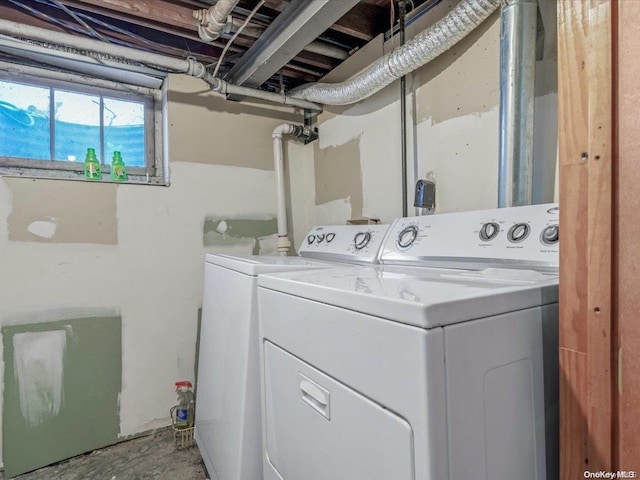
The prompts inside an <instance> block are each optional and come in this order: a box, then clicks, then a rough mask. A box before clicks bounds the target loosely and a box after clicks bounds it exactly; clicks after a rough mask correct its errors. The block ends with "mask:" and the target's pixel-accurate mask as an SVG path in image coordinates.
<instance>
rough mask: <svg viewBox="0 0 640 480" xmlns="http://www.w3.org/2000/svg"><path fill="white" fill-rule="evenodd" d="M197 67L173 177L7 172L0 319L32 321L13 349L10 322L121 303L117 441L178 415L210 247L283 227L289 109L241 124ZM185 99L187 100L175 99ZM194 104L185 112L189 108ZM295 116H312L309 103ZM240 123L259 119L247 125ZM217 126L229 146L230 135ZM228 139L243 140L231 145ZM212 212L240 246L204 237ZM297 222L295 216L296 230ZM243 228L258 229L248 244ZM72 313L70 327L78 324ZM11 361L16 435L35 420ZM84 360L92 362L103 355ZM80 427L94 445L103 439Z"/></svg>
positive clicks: (7, 426)
mask: <svg viewBox="0 0 640 480" xmlns="http://www.w3.org/2000/svg"><path fill="white" fill-rule="evenodd" d="M192 80H193V79H189V80H187V81H185V82H183V81H182V80H181V77H179V76H170V77H169V89H170V90H171V91H172V92H173V96H172V98H170V101H169V104H168V109H167V111H168V118H169V120H170V121H172V122H173V125H172V126H171V127H170V135H169V148H168V150H169V160H170V170H171V186H169V187H161V186H146V185H145V186H142V185H127V184H121V185H112V184H99V183H85V182H69V181H46V180H36V181H33V180H28V179H23V178H16V179H13V178H2V179H0V287H1V288H0V305H2V309H1V311H0V324H1V325H2V326H3V327H7V328H9V327H11V328H12V329H13V328H14V327H15V328H16V329H21V328H22V329H23V330H20V331H18V330H10V331H8V330H5V331H4V332H3V334H4V335H3V343H4V358H5V361H6V362H9V361H11V362H13V358H14V356H13V343H12V340H9V335H8V333H7V332H11V333H12V335H11V337H12V336H13V332H16V333H31V332H33V331H34V330H33V326H34V325H38V328H40V326H41V327H42V331H50V330H56V329H58V328H57V326H56V325H57V324H55V323H52V322H54V320H53V319H54V318H55V319H71V320H69V321H72V320H73V319H74V318H76V319H77V318H86V317H83V316H82V314H81V313H79V312H84V311H89V312H91V311H96V310H100V311H102V310H104V309H111V308H113V307H117V310H118V317H121V318H122V320H121V331H119V334H118V338H119V339H120V341H121V350H119V349H117V348H116V347H114V348H112V349H111V355H112V356H113V360H109V362H111V361H113V362H115V361H116V360H117V361H121V362H122V368H121V371H120V374H119V379H120V380H121V387H120V388H119V389H118V393H119V396H118V399H117V401H116V402H115V404H114V408H115V406H119V415H118V419H117V421H116V422H115V427H114V428H115V433H113V431H111V433H110V434H109V435H110V436H109V438H110V440H109V441H110V442H115V441H117V440H118V439H125V438H129V437H131V436H134V435H138V434H140V433H141V432H146V431H149V430H152V429H155V428H159V427H165V426H167V425H169V424H170V419H169V413H168V412H169V408H170V407H171V406H172V405H174V404H175V402H176V396H175V391H174V390H175V389H174V382H175V381H177V380H190V381H192V382H193V381H195V376H194V369H195V358H196V349H195V348H196V341H197V331H198V316H197V315H196V312H197V311H198V309H199V308H200V306H201V304H202V280H203V271H204V259H205V255H206V254H207V253H232V254H233V253H237V254H251V253H252V252H254V251H255V247H256V238H258V239H259V243H260V245H259V248H260V250H259V251H260V253H275V250H276V248H275V235H273V234H269V232H274V231H275V229H274V225H275V221H274V218H275V212H276V198H275V197H276V196H275V176H274V173H273V166H272V165H273V156H272V155H273V152H272V144H271V131H272V130H273V128H274V126H275V125H277V124H278V123H281V122H282V121H283V118H282V111H280V110H278V109H274V110H271V112H272V115H273V117H272V118H269V115H268V112H269V111H270V110H269V108H268V107H265V106H264V105H262V106H257V107H255V108H256V109H257V110H256V112H257V113H255V114H254V115H249V117H250V119H249V121H247V122H246V123H245V121H244V118H245V117H244V116H245V113H241V112H236V111H235V110H234V109H235V108H236V104H228V103H224V104H223V105H225V108H223V109H222V110H224V111H217V110H216V108H217V107H216V108H212V107H211V106H210V105H209V104H208V103H207V102H208V101H209V100H208V97H209V96H212V97H219V96H218V95H216V94H213V93H211V92H204V91H203V92H202V93H201V94H197V95H193V88H192V87H193V86H194V84H193V82H196V84H197V85H198V88H200V89H202V90H206V87H204V84H203V83H201V82H200V81H198V80H193V82H192ZM183 101H184V102H185V103H187V104H188V105H186V106H185V105H182V104H180V103H179V102H183ZM200 102H203V105H202V106H199V104H200ZM227 107H228V108H227ZM185 108H186V110H187V112H188V113H189V115H183V114H184V113H185ZM238 108H239V107H238ZM252 108H253V107H252ZM175 110H178V114H176V113H175ZM192 112H195V113H196V114H195V115H194V118H197V119H198V126H197V128H196V127H195V126H194V124H193V123H191V122H189V121H187V120H188V118H185V117H189V116H190V115H191V113H192ZM288 112H291V109H288ZM285 117H286V119H287V120H294V119H295V120H296V121H297V123H300V122H301V121H302V117H301V116H295V117H287V116H286V115H285ZM205 119H206V122H205ZM240 125H246V126H251V127H255V128H254V129H253V130H251V129H249V130H245V131H241V129H240V128H239V127H240ZM214 130H215V134H213V133H212V132H213V131H214ZM258 137H260V138H261V139H264V141H262V140H260V141H261V142H262V143H260V146H256V141H257V139H258ZM247 138H249V139H250V141H247ZM221 139H224V140H225V147H224V148H220V144H219V141H221ZM185 142H190V145H188V146H185ZM230 144H232V145H233V151H231V150H225V148H227V146H228V145H230ZM229 148H231V147H229ZM285 149H286V151H285V155H286V156H287V158H288V157H289V153H288V152H289V151H291V150H293V151H295V152H302V151H303V150H304V147H303V146H301V145H297V144H293V143H292V142H287V144H286V146H285ZM204 152H206V153H207V154H209V153H211V154H215V155H217V157H216V161H212V162H210V163H206V162H200V161H193V155H192V154H193V153H197V154H198V155H201V154H202V156H201V158H208V157H206V155H204ZM211 158H213V157H211ZM310 161H311V163H310ZM227 164H230V165H227ZM248 164H250V165H251V166H250V167H249V166H247V165H248ZM243 165H244V166H243ZM301 169H302V170H304V172H306V173H305V174H304V182H295V183H294V184H292V186H293V187H294V190H295V191H292V193H291V195H294V196H295V197H296V198H301V199H303V200H304V201H302V202H297V203H296V205H295V209H296V210H295V211H296V212H302V211H309V212H311V211H312V208H313V205H314V194H315V192H314V188H313V185H314V181H313V163H312V158H310V157H307V158H306V159H305V161H304V162H299V163H297V164H296V165H295V167H294V170H295V171H296V172H300V171H301ZM309 185H311V188H308V186H309ZM309 205H311V206H309ZM300 209H302V210H300ZM207 217H210V218H217V219H220V220H225V221H226V222H227V227H229V225H231V227H232V230H233V231H235V232H236V233H239V236H236V237H234V240H233V242H232V244H230V245H221V244H206V245H205V244H204V243H205V242H203V234H204V219H205V218H207ZM309 218H311V217H310V216H309V217H308V218H305V220H304V222H308V221H311V220H309ZM236 221H237V222H238V223H234V222H236ZM304 222H303V224H304ZM216 226H217V225H216ZM296 228H298V227H296V226H295V225H294V231H295V229H296ZM305 233H306V231H305ZM263 234H265V235H264V236H262V235H263ZM243 235H247V236H246V237H243ZM241 238H247V239H248V240H249V241H247V242H246V243H243V242H242V241H240V240H241ZM236 240H238V241H236ZM34 312H41V313H40V314H38V315H36V314H34ZM55 312H57V313H55ZM60 312H62V313H60ZM69 312H72V313H69ZM106 316H109V315H106ZM55 321H58V320H55ZM79 323H81V324H82V322H79ZM68 324H69V323H68V322H67V323H65V325H68ZM69 325H72V327H73V332H77V331H78V330H77V328H80V327H82V325H76V324H75V323H71V324H69ZM86 326H87V328H89V329H90V332H89V333H88V334H90V333H91V332H92V331H95V332H96V334H100V332H101V330H100V328H99V326H98V325H95V324H93V323H92V322H87V323H86ZM7 342H10V343H9V344H8V343H7ZM72 346H73V343H72V342H71V341H70V340H69V337H67V340H66V347H65V355H64V361H63V365H64V369H63V370H64V375H63V378H64V379H67V377H68V376H67V372H68V371H69V369H74V368H81V367H83V365H84V364H85V363H86V362H84V360H78V358H79V357H75V356H73V355H71V353H70V352H71V351H72ZM0 347H2V344H1V343H0ZM8 348H11V351H8ZM88 365H92V364H88ZM105 365H106V367H105V368H107V369H108V370H109V371H111V366H112V363H106V361H105ZM5 367H6V368H5V369H4V370H3V369H0V377H2V375H3V372H4V374H6V375H7V378H5V381H4V386H5V393H11V392H13V393H11V394H12V395H15V397H14V400H12V402H13V403H12V405H13V407H11V408H12V410H11V413H10V416H9V414H8V413H7V412H8V410H7V409H6V408H5V407H8V406H10V405H9V404H7V405H4V404H3V411H4V415H3V418H2V422H3V427H2V429H3V431H4V438H5V442H4V444H5V447H6V445H7V443H8V440H9V439H11V438H12V436H13V435H15V434H19V433H20V432H22V431H28V429H25V427H24V425H23V424H20V423H15V422H16V421H17V420H16V418H18V419H23V416H22V413H21V412H20V409H19V401H18V400H17V398H18V396H19V393H18V389H17V386H15V387H9V388H8V389H7V386H8V385H9V383H10V382H13V380H12V378H13V376H15V375H14V373H13V372H14V369H13V365H11V366H8V363H7V364H6V365H5ZM87 371H89V372H91V371H94V369H93V366H91V368H88V370H87ZM10 376H12V377H11V378H9V377H10ZM64 381H65V382H66V380H64ZM88 388H93V387H88ZM96 391H97V390H96ZM70 392H71V393H70ZM80 393H81V392H74V391H73V390H68V389H65V391H64V395H63V400H64V401H63V403H62V404H61V407H60V414H59V415H57V416H54V419H55V418H62V417H63V413H64V412H66V410H65V409H66V408H67V407H68V406H69V405H70V404H69V401H71V400H74V399H76V398H78V399H81V398H84V397H82V395H81V394H80ZM87 403H88V404H91V402H90V401H87ZM74 408H79V407H74ZM80 411H84V410H82V409H80ZM16 412H17V413H16ZM65 418H66V417H65ZM81 420H82V419H81ZM20 421H21V422H23V423H24V422H25V420H20ZM48 423H49V420H47V421H45V422H44V423H42V424H41V426H43V427H44V426H45V425H48ZM89 424H90V423H89ZM63 427H65V425H62V426H60V428H63ZM33 428H40V426H37V427H33ZM98 430H100V431H102V427H100V429H98ZM60 432H65V430H60ZM52 435H53V434H52ZM65 436H66V433H64V434H61V435H60V438H63V437H65ZM95 437H100V435H99V434H98V433H96V435H95ZM47 438H49V440H50V439H51V438H52V437H51V436H50V437H47ZM79 438H80V439H81V440H82V441H85V443H86V444H87V445H91V440H92V439H94V437H91V436H89V437H79ZM100 438H102V437H100ZM61 443H65V442H61ZM4 451H5V453H7V454H8V455H9V456H10V457H13V459H20V458H23V457H22V456H21V455H23V454H22V453H20V452H17V451H15V450H11V449H9V450H7V449H6V448H5V449H4ZM8 461H9V459H8V460H7V462H8ZM19 461H22V460H19Z"/></svg>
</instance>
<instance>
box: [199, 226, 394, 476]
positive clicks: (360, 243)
mask: <svg viewBox="0 0 640 480" xmlns="http://www.w3.org/2000/svg"><path fill="white" fill-rule="evenodd" d="M388 228H389V226H388V225H357V226H356V225H354V226H348V225H344V226H333V227H327V226H317V227H314V228H313V229H312V230H311V231H310V232H309V235H307V237H306V238H305V241H304V242H303V245H302V247H301V248H300V252H299V254H300V256H299V257H279V256H266V255H265V256H254V255H246V256H240V255H222V254H219V255H207V256H206V263H205V272H204V293H203V304H202V321H201V330H200V344H199V361H198V379H197V403H196V417H195V427H196V428H195V439H196V443H197V445H198V447H199V449H200V453H201V454H202V458H203V460H204V463H205V466H206V468H207V470H208V472H209V474H210V476H211V477H212V479H214V480H259V479H262V420H261V414H260V412H261V410H260V362H259V337H258V304H257V278H258V275H259V274H262V273H273V272H284V271H302V270H314V269H320V268H327V267H331V266H333V267H335V266H336V265H346V264H367V263H374V262H377V258H378V255H379V251H380V248H381V246H382V243H383V239H384V236H385V233H386V232H387V230H388ZM320 259H322V260H320ZM331 262H333V263H331ZM336 262H339V263H336Z"/></svg>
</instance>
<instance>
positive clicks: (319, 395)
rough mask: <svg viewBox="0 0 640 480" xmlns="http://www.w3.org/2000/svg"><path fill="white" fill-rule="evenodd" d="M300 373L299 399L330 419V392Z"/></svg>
mask: <svg viewBox="0 0 640 480" xmlns="http://www.w3.org/2000/svg"><path fill="white" fill-rule="evenodd" d="M299 375H300V399H301V400H302V401H303V402H304V403H306V404H307V405H309V406H310V407H311V408H313V409H314V410H315V411H316V412H317V413H319V414H320V415H322V416H323V417H324V418H326V419H327V420H331V413H330V412H331V410H330V400H331V393H330V392H329V391H328V390H327V389H325V388H322V387H321V386H320V385H318V384H317V383H315V382H314V381H313V380H311V379H309V378H308V377H306V376H305V375H303V374H302V373H300V374H299Z"/></svg>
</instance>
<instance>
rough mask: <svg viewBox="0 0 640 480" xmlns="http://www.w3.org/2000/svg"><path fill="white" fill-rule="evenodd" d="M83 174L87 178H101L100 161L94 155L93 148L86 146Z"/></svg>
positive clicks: (94, 150)
mask: <svg viewBox="0 0 640 480" xmlns="http://www.w3.org/2000/svg"><path fill="white" fill-rule="evenodd" d="M84 176H85V178H86V179H87V180H101V179H102V173H101V172H100V162H99V161H98V157H96V149H95V148H87V156H86V157H85V159H84Z"/></svg>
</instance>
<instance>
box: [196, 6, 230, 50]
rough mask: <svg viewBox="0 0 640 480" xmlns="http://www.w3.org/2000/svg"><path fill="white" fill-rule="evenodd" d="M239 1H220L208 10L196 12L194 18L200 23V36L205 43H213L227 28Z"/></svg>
mask: <svg viewBox="0 0 640 480" xmlns="http://www.w3.org/2000/svg"><path fill="white" fill-rule="evenodd" d="M238 1H239V0H218V1H217V2H216V4H215V5H213V6H211V7H209V8H208V9H201V10H194V11H193V17H194V18H195V19H196V20H197V21H198V35H200V38H201V39H202V40H204V41H205V42H213V41H214V40H216V39H217V38H218V37H219V36H220V34H221V33H222V31H223V30H224V29H225V27H226V26H227V20H228V17H229V15H230V14H231V11H232V10H233V9H234V8H235V6H236V5H237V4H238Z"/></svg>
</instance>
